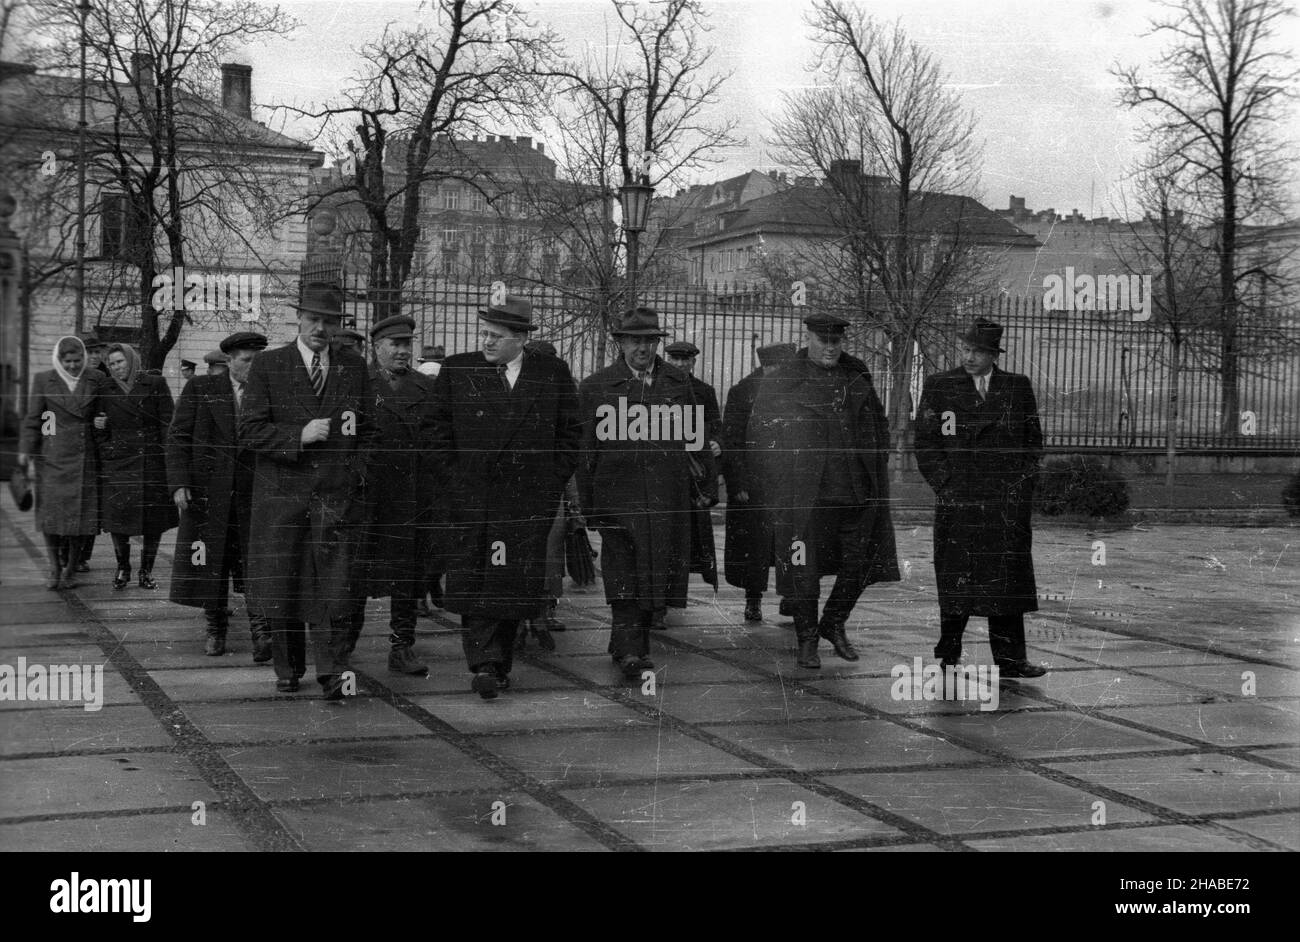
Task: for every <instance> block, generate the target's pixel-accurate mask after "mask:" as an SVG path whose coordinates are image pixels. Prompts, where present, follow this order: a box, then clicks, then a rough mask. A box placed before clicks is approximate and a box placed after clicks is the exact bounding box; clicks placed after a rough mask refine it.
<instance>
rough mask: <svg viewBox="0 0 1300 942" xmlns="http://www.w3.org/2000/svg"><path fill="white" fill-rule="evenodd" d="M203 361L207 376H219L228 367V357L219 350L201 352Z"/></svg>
mask: <svg viewBox="0 0 1300 942" xmlns="http://www.w3.org/2000/svg"><path fill="white" fill-rule="evenodd" d="M203 362H204V363H206V364H207V365H208V375H209V376H220V375H221V374H222V373H225V372H226V370H228V369H229V368H230V357H228V356H226V355H225V354H224V353H222V352H221V351H220V350H213V351H211V352H210V353H205V354H203Z"/></svg>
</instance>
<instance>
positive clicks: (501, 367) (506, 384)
mask: <svg viewBox="0 0 1300 942" xmlns="http://www.w3.org/2000/svg"><path fill="white" fill-rule="evenodd" d="M497 375H498V376H500V377H501V388H502V389H504V390H505V391H506V392H510V379H509V378H508V377H507V376H506V364H504V363H498V364H497Z"/></svg>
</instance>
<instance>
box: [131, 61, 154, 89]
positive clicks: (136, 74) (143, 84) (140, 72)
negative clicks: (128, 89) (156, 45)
mask: <svg viewBox="0 0 1300 942" xmlns="http://www.w3.org/2000/svg"><path fill="white" fill-rule="evenodd" d="M131 84H133V85H135V86H136V87H137V88H141V89H145V88H153V86H154V81H153V56H152V55H151V54H150V53H147V52H133V53H131Z"/></svg>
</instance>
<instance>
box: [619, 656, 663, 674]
mask: <svg viewBox="0 0 1300 942" xmlns="http://www.w3.org/2000/svg"><path fill="white" fill-rule="evenodd" d="M618 669H619V670H621V671H622V672H623V676H624V677H626V678H627V679H628V680H640V679H641V672H642V671H652V670H654V669H655V664H654V661H652V660H650V658H648V657H638V656H637V655H635V654H625V655H624V656H623V657H621V658H619V659H618Z"/></svg>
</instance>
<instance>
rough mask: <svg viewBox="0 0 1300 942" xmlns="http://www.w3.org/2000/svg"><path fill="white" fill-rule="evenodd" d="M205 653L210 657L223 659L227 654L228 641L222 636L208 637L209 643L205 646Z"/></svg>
mask: <svg viewBox="0 0 1300 942" xmlns="http://www.w3.org/2000/svg"><path fill="white" fill-rule="evenodd" d="M203 653H204V654H206V655H207V656H208V657H221V655H223V654H225V653H226V639H225V638H224V637H222V636H221V635H208V641H207V643H206V644H205V645H204V646H203Z"/></svg>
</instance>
